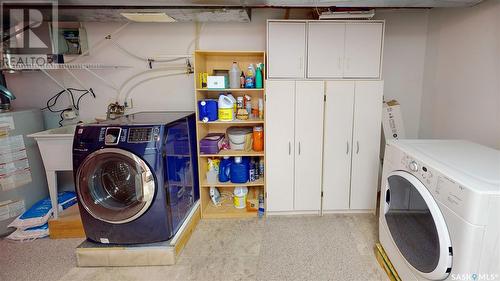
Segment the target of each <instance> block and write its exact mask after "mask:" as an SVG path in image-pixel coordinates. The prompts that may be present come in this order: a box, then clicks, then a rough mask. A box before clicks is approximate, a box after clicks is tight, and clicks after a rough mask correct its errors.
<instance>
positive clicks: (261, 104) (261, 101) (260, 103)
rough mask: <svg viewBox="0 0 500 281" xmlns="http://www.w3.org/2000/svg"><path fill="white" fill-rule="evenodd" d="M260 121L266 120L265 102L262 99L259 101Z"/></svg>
mask: <svg viewBox="0 0 500 281" xmlns="http://www.w3.org/2000/svg"><path fill="white" fill-rule="evenodd" d="M258 106H259V119H261V120H262V119H264V101H263V100H262V99H259V103H258Z"/></svg>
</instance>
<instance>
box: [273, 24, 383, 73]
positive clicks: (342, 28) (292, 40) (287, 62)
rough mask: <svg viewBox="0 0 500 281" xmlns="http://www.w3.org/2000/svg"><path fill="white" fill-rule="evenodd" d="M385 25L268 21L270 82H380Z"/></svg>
mask: <svg viewBox="0 0 500 281" xmlns="http://www.w3.org/2000/svg"><path fill="white" fill-rule="evenodd" d="M383 36H384V22H383V21H293V20H291V21H279V20H276V21H273V20H270V21H268V30H267V67H268V77H267V78H269V79H276V78H288V79H290V78H291V79H304V78H306V79H307V78H310V79H380V78H381V69H382V67H381V62H382V45H383Z"/></svg>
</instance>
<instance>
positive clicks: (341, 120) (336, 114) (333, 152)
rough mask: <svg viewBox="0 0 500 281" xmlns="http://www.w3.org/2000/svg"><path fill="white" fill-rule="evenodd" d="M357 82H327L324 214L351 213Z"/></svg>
mask: <svg viewBox="0 0 500 281" xmlns="http://www.w3.org/2000/svg"><path fill="white" fill-rule="evenodd" d="M353 111H354V81H329V82H326V103H325V138H324V145H325V148H324V150H323V151H324V154H323V210H346V209H349V190H350V185H351V153H352V126H353V124H352V123H353Z"/></svg>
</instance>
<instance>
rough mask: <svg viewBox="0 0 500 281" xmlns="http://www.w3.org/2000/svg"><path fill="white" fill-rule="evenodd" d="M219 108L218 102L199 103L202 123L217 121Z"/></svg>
mask: <svg viewBox="0 0 500 281" xmlns="http://www.w3.org/2000/svg"><path fill="white" fill-rule="evenodd" d="M218 109H219V106H218V105H217V101H216V100H210V99H207V100H202V101H199V102H198V113H199V117H200V121H203V122H210V121H216V120H217V119H218V118H219V116H218V113H217V111H218Z"/></svg>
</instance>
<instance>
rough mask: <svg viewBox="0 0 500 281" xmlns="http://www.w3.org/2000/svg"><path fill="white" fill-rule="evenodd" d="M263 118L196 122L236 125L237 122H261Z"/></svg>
mask: <svg viewBox="0 0 500 281" xmlns="http://www.w3.org/2000/svg"><path fill="white" fill-rule="evenodd" d="M263 123H264V120H262V119H248V120H233V121H219V120H217V121H210V122H203V121H198V124H204V125H205V124H207V125H209V124H228V125H238V124H263Z"/></svg>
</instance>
